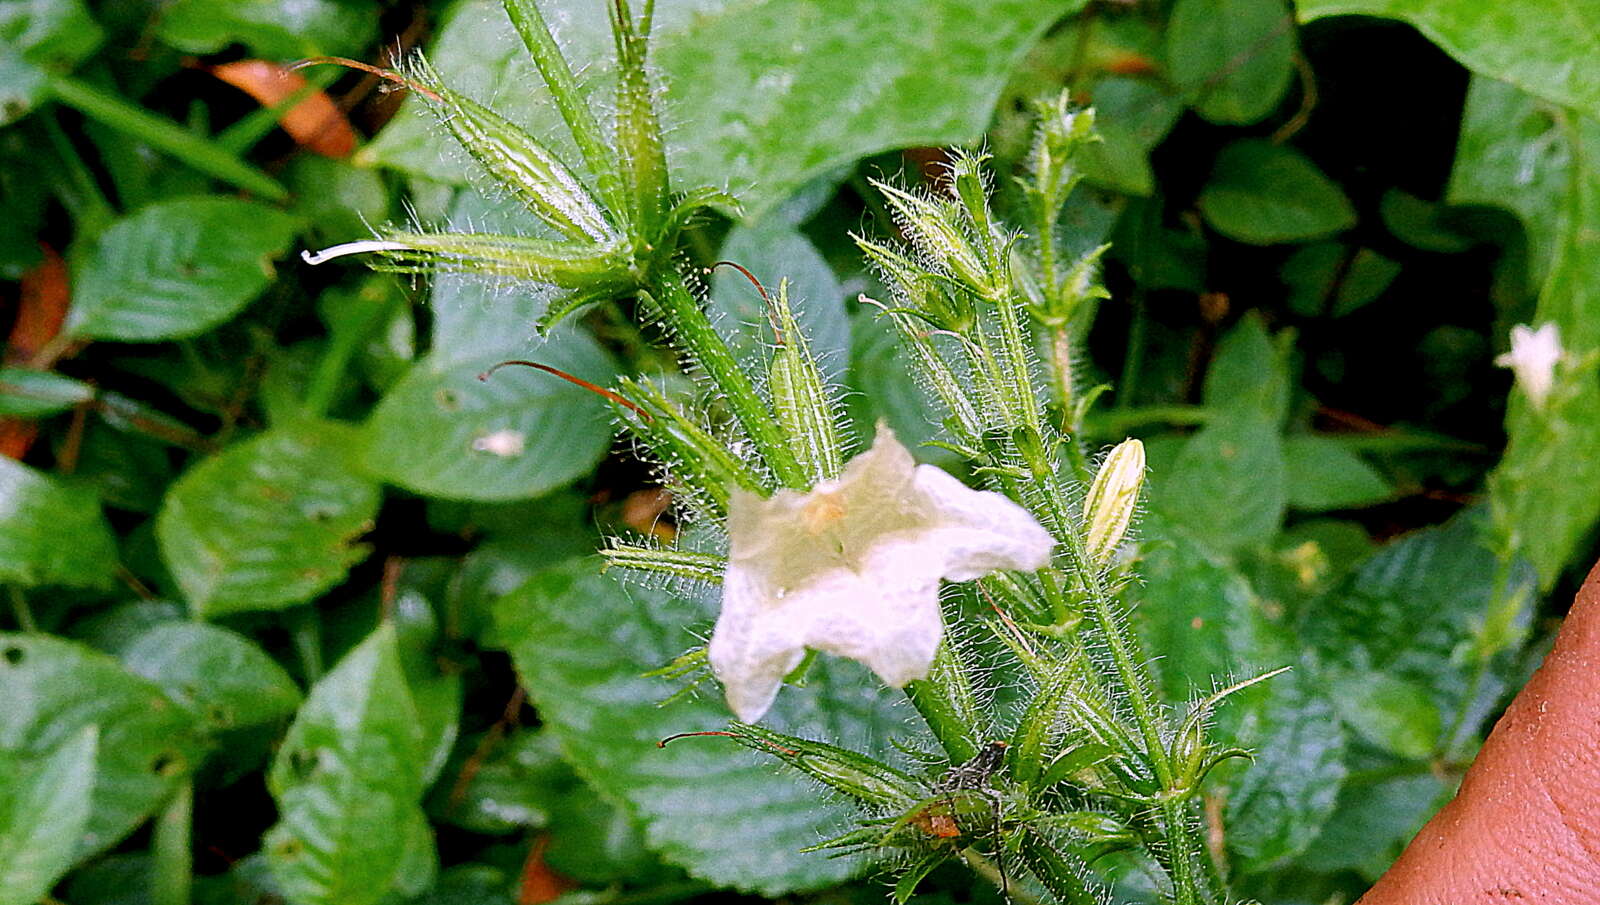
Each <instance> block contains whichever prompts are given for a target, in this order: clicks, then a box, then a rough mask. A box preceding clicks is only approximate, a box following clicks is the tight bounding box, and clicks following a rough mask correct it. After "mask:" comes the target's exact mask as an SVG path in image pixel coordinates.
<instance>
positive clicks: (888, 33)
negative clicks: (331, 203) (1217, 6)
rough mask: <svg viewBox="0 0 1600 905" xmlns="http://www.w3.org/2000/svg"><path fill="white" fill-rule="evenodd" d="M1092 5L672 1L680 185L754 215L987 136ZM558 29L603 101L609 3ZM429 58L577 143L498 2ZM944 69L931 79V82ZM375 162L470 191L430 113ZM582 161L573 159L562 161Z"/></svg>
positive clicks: (578, 13) (408, 120)
mask: <svg viewBox="0 0 1600 905" xmlns="http://www.w3.org/2000/svg"><path fill="white" fill-rule="evenodd" d="M1082 6H1083V3H1082V0H1046V2H1039V0H927V2H923V3H917V4H907V3H903V2H899V0H865V2H862V0H814V2H810V3H806V4H798V5H797V4H793V3H787V2H777V0H755V2H739V3H733V2H723V0H708V2H703V3H684V4H678V3H671V4H663V5H661V8H660V9H659V10H658V11H657V14H656V21H655V23H654V24H655V27H654V36H655V37H654V40H653V44H652V50H651V59H652V62H653V64H654V66H655V68H656V69H657V71H659V72H660V74H661V79H662V81H664V82H665V87H666V99H665V109H666V110H667V111H668V113H669V114H670V116H671V118H672V120H673V121H675V122H680V123H685V124H693V127H694V130H695V131H694V134H695V140H694V141H693V142H690V143H687V144H685V145H684V146H683V147H682V148H681V149H680V150H681V151H682V153H681V154H674V155H673V156H672V158H673V159H672V161H671V162H672V165H673V169H674V173H673V177H674V179H675V180H676V181H677V184H678V185H679V186H680V187H687V186H692V185H702V184H703V185H718V186H722V185H727V186H731V187H733V188H734V189H735V192H736V194H738V195H739V197H740V199H741V200H742V201H743V202H744V203H745V205H746V207H747V210H748V213H749V215H750V216H751V218H752V219H757V220H759V219H760V215H761V214H762V213H763V212H765V211H766V210H767V209H769V208H771V207H773V206H774V205H776V204H778V203H779V202H781V201H782V200H783V199H785V198H788V197H789V196H790V195H792V194H793V193H794V191H795V190H796V189H798V188H800V187H801V186H802V185H804V184H805V183H806V182H807V181H808V180H809V179H811V178H812V177H814V176H817V175H820V174H822V173H826V172H829V171H830V170H832V169H833V168H835V167H837V166H839V165H840V164H842V163H848V162H850V161H853V160H856V159H857V158H860V157H863V156H866V155H868V154H872V153H875V152H878V151H883V150H888V149H891V148H901V147H908V146H911V145H943V144H960V143H964V142H968V141H971V140H973V139H975V138H977V137H978V135H979V134H980V133H981V132H982V131H983V129H984V127H985V126H986V125H987V124H988V122H989V119H990V116H991V114H992V112H993V108H994V104H995V100H996V99H997V98H998V96H999V94H1000V91H1001V88H1002V87H1003V85H1004V82H1005V80H1006V77H1007V76H1008V75H1009V73H1010V71H1011V69H1012V68H1013V67H1014V66H1015V65H1016V63H1017V62H1018V61H1019V60H1020V59H1021V57H1022V55H1023V54H1024V53H1026V51H1027V50H1028V48H1029V47H1030V46H1032V44H1033V42H1034V41H1035V40H1036V39H1037V38H1038V37H1039V35H1041V34H1042V33H1043V32H1044V31H1045V30H1046V29H1048V28H1049V27H1050V26H1051V25H1052V24H1054V23H1055V22H1056V21H1057V20H1058V19H1060V18H1061V17H1063V16H1065V15H1068V14H1070V13H1072V12H1074V11H1076V10H1077V9H1079V8H1081V7H1082ZM561 11H562V15H561V16H554V15H552V16H551V17H550V18H551V20H552V25H553V26H554V27H555V28H556V30H557V39H558V41H559V42H560V44H561V46H562V48H563V49H564V50H565V51H566V52H567V53H568V54H569V56H570V59H571V60H572V62H573V64H574V66H575V67H576V68H579V69H582V70H583V71H584V72H585V78H584V84H585V85H587V86H592V87H593V88H595V89H598V90H597V91H596V94H597V95H600V96H602V97H603V96H604V95H605V93H606V92H605V90H604V89H605V88H608V87H609V86H610V85H611V83H612V82H611V78H610V76H609V71H610V70H611V68H612V66H613V56H612V53H611V50H610V33H609V29H608V28H607V27H606V22H605V15H604V13H603V11H602V9H601V8H600V7H599V6H598V5H593V4H572V5H567V6H563V7H562V8H561ZM432 59H433V62H434V64H435V65H436V66H437V67H438V69H439V71H440V73H441V74H442V75H443V77H444V81H445V83H446V84H447V85H450V86H451V87H452V88H454V89H456V90H457V91H460V92H462V93H463V94H466V95H467V96H469V97H472V98H474V99H475V100H478V101H480V102H491V101H493V102H495V104H496V108H497V109H498V111H499V112H500V113H502V114H503V115H505V116H507V117H509V118H510V119H512V120H513V121H515V122H518V123H519V124H522V125H524V126H528V127H530V128H531V130H532V132H533V134H534V135H535V136H537V137H539V138H540V139H542V140H543V139H551V138H552V137H555V136H557V135H559V136H560V137H561V138H562V139H563V140H565V138H566V136H565V134H564V129H562V127H561V124H560V120H559V118H558V117H557V115H556V111H555V109H554V105H553V104H552V103H551V102H550V101H549V94H548V92H546V91H545V88H544V84H543V82H542V80H541V79H540V78H539V75H538V73H537V72H536V71H534V69H533V65H532V62H531V61H530V60H528V59H527V56H526V51H525V50H524V49H523V47H522V44H521V42H520V41H519V40H518V38H517V36H516V34H515V33H514V32H513V31H512V29H511V26H510V24H509V22H507V21H506V18H505V14H504V13H503V12H502V11H501V9H500V8H499V4H498V3H494V2H491V0H469V2H466V3H463V4H461V5H460V6H459V7H458V8H457V10H456V12H455V15H454V16H453V17H452V18H451V20H450V22H449V24H448V25H447V26H446V27H445V29H444V30H443V32H442V33H441V35H440V37H439V39H438V41H437V42H436V43H435V45H434V48H433V52H432ZM929 72H938V73H939V78H938V79H936V80H929V79H928V78H927V77H926V74H927V73H929ZM408 107H409V108H410V109H409V110H408V111H406V112H405V113H404V114H403V115H402V116H401V117H400V118H399V119H398V120H397V121H396V122H395V123H393V124H391V125H390V126H389V127H388V128H387V129H385V130H384V132H383V133H382V134H381V135H380V136H379V138H378V139H377V140H376V141H374V142H373V144H372V145H370V146H369V147H368V148H367V150H366V152H365V154H366V155H367V156H368V157H370V158H372V159H375V160H377V161H378V162H381V163H383V164H386V165H389V166H395V167H399V168H402V169H406V170H410V171H411V172H414V173H418V174H421V175H426V176H428V177H429V178H432V179H436V180H440V181H446V182H456V183H460V182H462V181H464V177H465V174H464V173H463V171H462V170H461V168H460V165H459V163H452V162H451V161H449V160H447V159H446V155H442V154H440V150H441V148H442V147H446V145H443V144H442V143H441V142H443V141H444V139H442V137H441V136H440V135H439V134H438V129H437V128H436V127H435V126H434V125H433V124H432V123H431V122H429V121H428V120H427V118H426V114H425V113H424V111H422V110H421V109H420V107H421V105H420V104H415V103H408ZM565 156H566V158H567V160H568V161H569V162H573V161H576V160H577V155H576V154H571V153H568V154H566V155H565Z"/></svg>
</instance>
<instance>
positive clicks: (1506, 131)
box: [1445, 76, 1600, 280]
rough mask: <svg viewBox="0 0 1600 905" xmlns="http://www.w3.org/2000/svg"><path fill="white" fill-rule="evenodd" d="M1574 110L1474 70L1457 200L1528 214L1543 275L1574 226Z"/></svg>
mask: <svg viewBox="0 0 1600 905" xmlns="http://www.w3.org/2000/svg"><path fill="white" fill-rule="evenodd" d="M1567 116H1568V114H1566V113H1564V112H1563V111H1562V110H1560V109H1559V108H1555V107H1552V106H1550V105H1549V104H1547V103H1544V102H1541V101H1540V100H1539V99H1538V98H1536V97H1534V96H1532V95H1530V94H1527V93H1524V92H1522V91H1519V90H1518V89H1517V88H1516V87H1515V86H1512V85H1508V84H1506V83H1505V82H1501V81H1496V80H1495V79H1491V78H1485V77H1483V76H1474V77H1473V79H1472V81H1471V83H1470V84H1469V86H1468V88H1467V107H1466V110H1465V111H1464V112H1463V113H1462V115H1461V135H1460V138H1458V139H1457V140H1456V157H1455V163H1454V164H1453V165H1452V167H1451V169H1450V184H1449V186H1448V187H1447V188H1446V190H1445V200H1446V201H1448V202H1449V203H1451V204H1482V205H1487V206H1490V207H1499V208H1504V209H1506V210H1509V211H1511V212H1512V213H1514V214H1516V215H1517V216H1518V217H1520V218H1521V219H1522V226H1523V229H1524V230H1525V231H1526V232H1527V235H1528V252H1529V259H1530V267H1529V270H1530V271H1531V273H1532V276H1533V277H1534V279H1535V280H1542V279H1543V278H1544V276H1545V274H1547V273H1548V272H1549V271H1550V267H1551V265H1552V262H1553V259H1554V258H1555V256H1556V247H1557V245H1558V244H1559V243H1560V242H1561V237H1562V235H1563V233H1565V231H1566V222H1567V215H1568V204H1567V200H1568V197H1569V195H1570V192H1571V186H1572V174H1573V166H1574V151H1575V150H1576V149H1575V148H1574V146H1573V140H1574V138H1575V137H1576V136H1575V135H1574V134H1573V132H1572V130H1570V129H1568V128H1567V127H1566V125H1565V122H1564V121H1565V119H1566V118H1567ZM1584 153H1586V154H1590V155H1592V154H1595V153H1600V148H1592V149H1585V151H1584Z"/></svg>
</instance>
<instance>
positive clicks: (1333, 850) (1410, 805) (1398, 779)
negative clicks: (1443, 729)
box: [1299, 758, 1454, 882]
mask: <svg viewBox="0 0 1600 905" xmlns="http://www.w3.org/2000/svg"><path fill="white" fill-rule="evenodd" d="M1369 759H1372V758H1369ZM1360 766H1361V767H1366V766H1367V765H1365V764H1362V765H1360ZM1364 772H1366V773H1367V774H1368V776H1367V778H1365V779H1364V780H1363V781H1361V782H1355V781H1352V782H1350V783H1348V784H1347V785H1345V787H1344V788H1343V789H1342V790H1340V792H1339V800H1338V804H1337V805H1336V807H1335V810H1334V812H1333V817H1332V818H1330V819H1329V820H1328V822H1327V823H1326V824H1324V825H1323V830H1322V835H1320V836H1318V837H1317V839H1316V840H1315V841H1314V842H1313V843H1312V844H1311V847H1310V848H1309V849H1308V850H1307V851H1306V853H1305V854H1304V855H1302V856H1301V857H1300V859H1299V863H1300V864H1301V865H1303V866H1304V867H1307V868H1309V869H1311V870H1315V871H1320V872H1327V873H1334V872H1337V871H1344V870H1353V871H1356V872H1358V873H1360V874H1361V875H1362V876H1363V877H1365V878H1366V879H1367V880H1368V881H1369V882H1371V881H1373V880H1376V879H1378V876H1379V875H1380V874H1382V873H1383V872H1384V871H1385V870H1388V869H1389V865H1390V864H1393V863H1394V859H1395V858H1396V857H1397V856H1398V855H1399V854H1400V851H1401V849H1403V848H1404V847H1405V845H1406V843H1408V842H1410V841H1411V838H1412V837H1413V836H1415V835H1416V833H1417V830H1420V829H1422V825H1423V824H1424V823H1425V822H1427V820H1428V818H1429V817H1432V816H1433V814H1434V812H1435V811H1437V810H1439V808H1440V806H1441V805H1443V804H1444V803H1445V802H1446V801H1449V800H1450V795H1451V793H1452V792H1453V791H1454V783H1446V782H1445V781H1444V780H1443V779H1441V778H1440V777H1439V776H1438V775H1437V774H1435V773H1434V772H1433V771H1432V770H1430V769H1428V767H1427V765H1425V764H1424V765H1416V766H1414V767H1413V768H1412V770H1411V771H1409V772H1407V771H1404V770H1403V769H1396V765H1395V764H1394V762H1393V761H1383V762H1378V763H1374V764H1372V765H1371V768H1370V769H1366V770H1364ZM1396 774H1398V775H1396ZM1352 779H1353V778H1352Z"/></svg>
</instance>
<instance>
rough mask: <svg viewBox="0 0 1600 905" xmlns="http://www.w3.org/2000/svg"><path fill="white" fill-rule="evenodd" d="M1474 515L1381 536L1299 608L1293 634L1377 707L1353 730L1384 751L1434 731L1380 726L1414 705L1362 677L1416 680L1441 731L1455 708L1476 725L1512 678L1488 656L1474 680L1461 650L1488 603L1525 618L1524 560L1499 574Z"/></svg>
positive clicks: (1509, 669) (1521, 621)
mask: <svg viewBox="0 0 1600 905" xmlns="http://www.w3.org/2000/svg"><path fill="white" fill-rule="evenodd" d="M1484 522H1485V519H1484V518H1483V513H1482V512H1481V511H1477V510H1469V511H1468V512H1466V513H1464V514H1463V515H1460V516H1457V517H1456V518H1455V519H1454V520H1452V521H1451V522H1449V523H1448V524H1446V525H1443V526H1440V527H1437V528H1427V529H1424V530H1422V531H1417V532H1415V533H1413V534H1410V535H1407V536H1406V537H1403V538H1401V539H1399V540H1397V541H1394V542H1392V543H1390V544H1388V545H1387V546H1385V547H1383V548H1382V549H1380V550H1379V551H1378V552H1377V553H1375V554H1373V555H1372V556H1371V557H1370V558H1369V559H1368V560H1367V561H1366V562H1364V563H1363V564H1362V565H1361V566H1360V567H1359V568H1357V569H1356V570H1355V572H1354V573H1353V574H1352V575H1351V576H1350V577H1349V578H1348V579H1347V580H1346V581H1345V582H1344V583H1343V584H1342V585H1341V586H1340V587H1338V588H1336V589H1335V590H1334V591H1333V592H1331V593H1330V594H1328V595H1327V596H1326V597H1324V598H1322V599H1321V600H1320V601H1318V602H1317V603H1315V604H1314V605H1313V606H1311V607H1310V608H1309V609H1308V610H1307V612H1306V613H1305V616H1304V624H1303V625H1302V627H1301V634H1302V636H1303V637H1304V638H1305V640H1306V641H1307V643H1308V644H1309V645H1310V646H1311V647H1313V648H1315V649H1316V650H1317V651H1318V657H1319V659H1320V660H1321V661H1322V662H1324V663H1326V664H1328V666H1329V668H1330V670H1332V671H1334V672H1337V673H1339V674H1341V675H1343V676H1346V677H1349V678H1348V679H1347V680H1346V681H1348V682H1349V683H1351V684H1352V685H1353V687H1356V688H1357V690H1362V691H1363V694H1364V696H1365V698H1366V699H1367V700H1369V701H1374V702H1376V703H1375V706H1376V707H1377V709H1378V712H1376V713H1370V714H1367V715H1365V716H1364V717H1363V719H1366V720H1367V721H1368V722H1367V725H1366V729H1365V731H1364V733H1363V734H1370V735H1371V736H1372V737H1373V738H1374V739H1375V743H1377V742H1376V739H1377V738H1379V737H1387V738H1389V741H1388V742H1385V744H1389V745H1391V746H1394V747H1392V750H1397V751H1403V752H1406V753H1407V754H1409V753H1410V752H1411V751H1414V750H1415V749H1416V747H1417V746H1418V745H1420V744H1421V743H1420V741H1419V739H1420V738H1421V736H1422V735H1424V734H1427V732H1429V731H1435V730H1430V729H1429V727H1428V726H1426V725H1422V724H1421V723H1419V724H1418V726H1417V727H1416V732H1417V736H1416V737H1415V738H1413V737H1411V736H1407V735H1404V734H1403V733H1404V731H1410V730H1406V729H1405V727H1401V728H1400V729H1390V728H1385V727H1388V726H1390V725H1391V724H1392V723H1393V722H1395V721H1397V718H1395V717H1393V716H1392V714H1393V713H1395V712H1396V711H1398V710H1404V711H1405V712H1407V713H1409V712H1410V711H1411V710H1414V709H1416V708H1415V705H1414V704H1413V703H1412V702H1411V700H1410V693H1409V692H1407V691H1403V690H1396V689H1395V688H1393V687H1388V686H1364V685H1361V684H1360V683H1363V682H1372V681H1376V680H1374V679H1370V678H1369V677H1377V676H1381V677H1384V679H1383V681H1385V682H1388V683H1391V684H1392V683H1395V682H1400V683H1406V684H1407V685H1409V686H1411V687H1414V688H1417V689H1421V690H1422V691H1424V692H1425V693H1426V698H1425V700H1426V701H1427V702H1428V703H1429V705H1430V707H1431V708H1432V710H1433V711H1435V712H1436V714H1437V717H1436V718H1435V719H1438V720H1444V721H1447V722H1444V723H1443V724H1442V725H1443V726H1444V728H1445V729H1446V730H1450V729H1453V728H1458V727H1454V726H1453V722H1454V721H1455V720H1456V718H1457V716H1458V715H1462V716H1464V717H1465V720H1464V722H1463V725H1462V726H1461V727H1459V729H1460V730H1462V731H1467V732H1471V731H1475V730H1476V728H1477V726H1478V722H1479V721H1480V720H1482V719H1483V718H1484V717H1486V716H1487V714H1488V710H1487V709H1488V708H1490V707H1492V706H1493V704H1494V702H1495V701H1496V700H1497V699H1498V698H1499V695H1500V694H1501V693H1502V692H1503V691H1504V689H1505V688H1506V685H1507V683H1508V681H1510V680H1511V679H1512V677H1513V664H1510V663H1507V662H1505V661H1504V660H1503V659H1495V660H1492V661H1490V663H1489V668H1488V669H1487V670H1486V671H1485V672H1484V674H1483V677H1482V681H1481V682H1475V681H1474V680H1473V678H1472V674H1473V672H1474V670H1475V663H1476V657H1474V656H1471V653H1472V651H1473V650H1474V649H1475V646H1476V645H1477V644H1478V643H1479V633H1480V632H1481V631H1482V626H1483V625H1484V622H1485V620H1486V619H1487V618H1488V616H1489V614H1490V612H1491V608H1492V607H1493V608H1499V607H1502V606H1505V607H1508V612H1507V613H1506V617H1505V618H1506V619H1507V620H1508V621H1509V622H1510V623H1511V624H1512V625H1514V626H1517V625H1525V624H1526V620H1527V619H1528V617H1529V606H1528V603H1529V600H1528V598H1529V597H1530V596H1531V594H1530V592H1531V590H1532V586H1533V581H1534V576H1533V570H1532V569H1531V568H1529V567H1528V566H1527V565H1526V564H1525V563H1517V564H1514V565H1512V566H1508V567H1505V574H1504V576H1502V575H1501V574H1500V572H1501V568H1502V567H1501V565H1500V564H1499V562H1498V560H1497V558H1496V556H1495V555H1494V553H1493V551H1491V550H1490V549H1489V547H1488V546H1487V545H1486V544H1485V541H1484V538H1483V536H1482V535H1483V531H1484ZM1502 579H1503V580H1502ZM1491 652H1492V651H1491ZM1469 696H1470V697H1469ZM1342 707H1343V705H1341V708H1342ZM1352 715H1353V714H1352ZM1413 716H1415V715H1414V714H1413ZM1416 719H1418V720H1430V718H1428V717H1421V716H1417V717H1416ZM1386 721H1387V722H1386ZM1432 725H1434V726H1438V725H1441V724H1440V723H1439V722H1433V723H1432ZM1393 732H1401V733H1402V734H1400V735H1398V736H1396V735H1393V734H1392V733H1393Z"/></svg>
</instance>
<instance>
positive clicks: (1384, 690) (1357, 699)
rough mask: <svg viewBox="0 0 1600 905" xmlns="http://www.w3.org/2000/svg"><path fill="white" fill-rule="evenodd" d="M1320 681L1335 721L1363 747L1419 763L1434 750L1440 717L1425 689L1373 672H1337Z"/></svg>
mask: <svg viewBox="0 0 1600 905" xmlns="http://www.w3.org/2000/svg"><path fill="white" fill-rule="evenodd" d="M1324 681H1326V682H1327V683H1328V685H1327V690H1328V695H1329V696H1330V697H1331V698H1332V699H1333V702H1334V706H1335V707H1337V708H1338V711H1339V717H1340V718H1341V719H1343V720H1344V721H1345V722H1346V723H1347V724H1349V726H1350V728H1352V729H1354V730H1355V731H1356V732H1358V733H1360V734H1361V737H1362V738H1364V739H1366V740H1367V741H1368V742H1369V743H1371V744H1373V745H1376V746H1378V747H1379V748H1382V749H1383V750H1385V751H1388V752H1389V753H1391V754H1394V755H1396V756H1398V757H1403V758H1406V759H1407V760H1425V759H1427V757H1428V756H1429V755H1430V754H1432V753H1433V752H1434V750H1435V749H1436V748H1437V747H1438V745H1439V743H1440V741H1441V739H1440V735H1441V733H1442V732H1443V731H1444V729H1445V725H1444V719H1445V718H1444V715H1443V714H1441V713H1440V712H1439V708H1438V706H1437V705H1436V704H1435V703H1434V702H1433V700H1432V699H1431V697H1430V696H1429V694H1428V689H1426V688H1423V687H1421V686H1419V685H1417V684H1416V683H1414V682H1409V681H1407V680H1405V679H1402V678H1399V677H1397V676H1390V675H1384V674H1382V673H1375V672H1340V673H1335V674H1333V675H1330V676H1326V677H1325V679H1324Z"/></svg>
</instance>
